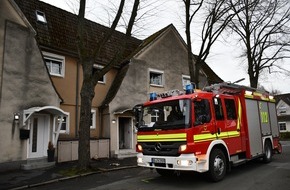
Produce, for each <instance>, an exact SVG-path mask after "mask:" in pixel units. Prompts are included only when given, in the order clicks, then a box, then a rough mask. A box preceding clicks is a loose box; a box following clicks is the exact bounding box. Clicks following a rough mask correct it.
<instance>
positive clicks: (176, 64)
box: [15, 0, 222, 162]
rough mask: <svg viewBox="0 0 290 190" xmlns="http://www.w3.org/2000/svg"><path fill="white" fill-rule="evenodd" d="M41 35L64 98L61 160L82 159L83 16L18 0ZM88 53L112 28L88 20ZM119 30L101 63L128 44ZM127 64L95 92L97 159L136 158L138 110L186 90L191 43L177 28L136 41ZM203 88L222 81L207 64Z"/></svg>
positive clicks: (94, 148)
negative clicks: (151, 99) (154, 94)
mask: <svg viewBox="0 0 290 190" xmlns="http://www.w3.org/2000/svg"><path fill="white" fill-rule="evenodd" d="M15 1H16V2H17V4H18V6H19V8H20V9H21V11H22V12H23V13H24V15H25V17H26V18H27V20H28V21H29V23H31V25H32V27H33V28H34V29H35V30H36V33H37V35H36V39H37V42H38V44H39V47H40V49H41V51H42V54H43V57H44V60H45V63H46V65H47V68H48V70H49V72H50V76H51V79H52V81H53V84H54V86H55V88H56V89H57V92H58V93H59V94H60V96H61V97H62V99H63V101H62V102H61V105H60V108H61V109H62V110H64V111H65V113H66V114H67V116H66V117H64V118H63V123H62V127H61V130H60V136H59V141H58V161H59V162H62V161H69V160H76V159H78V157H77V156H78V155H77V147H78V141H77V139H78V125H79V116H80V110H79V109H80V97H79V94H80V88H81V83H82V67H81V66H80V64H79V62H78V61H79V60H78V54H77V47H76V43H75V41H76V28H77V15H74V14H72V13H69V12H67V11H64V10H61V9H59V8H57V7H54V6H51V5H49V4H46V3H44V2H41V1H38V0H27V1H21V0H15ZM85 29H86V30H87V34H90V35H88V36H89V39H88V40H87V44H88V49H93V48H94V45H95V44H96V43H95V42H96V41H98V40H100V39H99V38H100V36H102V34H104V33H106V32H108V30H109V29H108V28H107V27H104V26H102V25H99V24H97V23H94V22H92V21H89V20H86V23H85ZM124 38H125V35H124V34H123V33H121V32H118V31H116V32H115V33H114V34H113V37H112V38H111V39H110V41H109V43H108V44H107V45H106V46H105V47H104V48H103V50H102V55H101V56H100V57H99V58H98V60H96V63H95V69H96V70H98V69H100V68H102V67H103V66H104V65H106V64H107V63H108V62H109V61H110V60H111V59H112V58H113V56H114V55H115V52H116V50H117V49H118V48H119V47H120V46H122V45H123V39H124ZM127 44H128V48H127V49H126V54H125V56H124V59H123V61H122V62H120V63H119V64H118V65H116V67H114V68H113V69H111V70H110V71H109V72H108V73H107V74H106V75H105V76H104V77H103V78H102V79H101V80H100V81H99V84H98V85H97V86H96V88H95V98H94V99H93V105H92V118H91V123H92V125H91V157H96V156H97V157H109V156H111V157H112V156H114V157H127V156H134V154H135V141H136V140H135V139H136V138H135V133H134V127H133V126H134V117H133V113H132V108H133V106H134V105H136V104H139V103H142V102H144V101H146V100H147V99H148V98H147V96H148V94H149V92H151V91H158V92H159V91H164V90H169V89H173V88H178V89H182V88H183V85H184V84H186V83H188V82H189V72H188V69H187V68H188V66H187V53H186V51H187V50H186V44H185V42H184V41H183V39H182V38H181V36H180V35H179V34H178V32H177V30H176V29H175V27H174V26H173V25H169V26H167V27H165V28H164V29H162V30H160V31H158V32H156V33H155V34H153V35H151V36H150V37H148V38H147V39H145V40H139V39H137V38H134V37H131V38H130V39H128V40H127ZM201 81H202V82H201V83H202V85H201V86H204V85H207V84H209V83H214V82H220V81H222V80H221V79H220V78H219V77H218V76H217V75H216V74H215V73H214V72H213V71H212V70H211V69H210V68H209V67H208V66H207V65H206V64H205V63H204V64H203V66H202V70H201Z"/></svg>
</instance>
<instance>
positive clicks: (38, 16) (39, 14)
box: [35, 10, 46, 24]
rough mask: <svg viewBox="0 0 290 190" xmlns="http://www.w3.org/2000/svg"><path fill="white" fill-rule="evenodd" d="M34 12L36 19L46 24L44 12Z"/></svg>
mask: <svg viewBox="0 0 290 190" xmlns="http://www.w3.org/2000/svg"><path fill="white" fill-rule="evenodd" d="M35 13H36V19H37V21H38V22H41V23H44V24H46V18H45V14H44V12H41V11H38V10H37V11H36V12H35Z"/></svg>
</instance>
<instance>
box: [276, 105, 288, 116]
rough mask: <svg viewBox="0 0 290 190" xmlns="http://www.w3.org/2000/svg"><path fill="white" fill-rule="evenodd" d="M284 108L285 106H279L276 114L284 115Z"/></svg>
mask: <svg viewBox="0 0 290 190" xmlns="http://www.w3.org/2000/svg"><path fill="white" fill-rule="evenodd" d="M286 111H287V110H286V107H285V106H281V107H279V108H278V112H279V114H286Z"/></svg>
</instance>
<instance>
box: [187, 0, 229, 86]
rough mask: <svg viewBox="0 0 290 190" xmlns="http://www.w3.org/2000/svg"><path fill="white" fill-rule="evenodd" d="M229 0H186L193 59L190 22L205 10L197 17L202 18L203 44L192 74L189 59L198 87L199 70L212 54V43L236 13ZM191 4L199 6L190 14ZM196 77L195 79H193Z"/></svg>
mask: <svg viewBox="0 0 290 190" xmlns="http://www.w3.org/2000/svg"><path fill="white" fill-rule="evenodd" d="M227 1H228V0H202V1H199V2H195V3H190V2H192V1H190V0H184V3H185V7H186V36H187V45H188V59H191V60H192V57H190V56H189V54H191V37H190V31H189V30H190V27H191V26H190V23H191V22H192V19H193V17H194V16H195V14H196V13H197V11H199V10H200V9H201V10H202V11H203V14H204V16H203V17H201V16H199V17H196V19H197V18H198V19H199V20H202V27H201V32H200V36H201V44H200V46H199V48H198V49H199V50H198V53H197V56H196V57H195V70H194V74H192V73H191V72H192V71H191V70H192V67H193V66H192V65H193V64H192V61H190V60H189V61H188V64H189V70H190V73H191V74H190V77H191V81H194V83H195V84H196V86H197V87H199V72H200V68H201V66H202V64H203V63H205V61H206V58H207V57H208V56H209V54H210V50H211V48H212V45H213V44H214V43H215V42H216V40H217V39H218V38H219V37H220V35H221V34H222V32H223V31H224V30H225V28H226V26H227V25H228V23H229V22H230V21H231V19H232V18H233V17H234V14H230V7H229V6H228V5H227ZM190 6H196V7H197V8H196V9H195V11H194V12H193V14H191V15H190V13H188V11H189V10H190ZM193 79H194V80H193Z"/></svg>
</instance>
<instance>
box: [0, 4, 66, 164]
mask: <svg viewBox="0 0 290 190" xmlns="http://www.w3.org/2000/svg"><path fill="white" fill-rule="evenodd" d="M35 35H36V32H35V30H34V29H33V27H32V26H31V25H30V23H29V22H28V21H27V19H26V18H25V16H24V15H23V14H22V12H21V11H20V10H19V8H18V6H17V5H16V4H15V2H14V1H12V0H6V1H0V130H1V133H0V170H1V169H2V168H3V167H9V166H10V167H14V168H19V167H20V165H21V164H23V167H29V164H28V163H27V160H29V159H33V158H46V156H47V147H48V143H49V142H51V143H52V144H53V145H56V142H57V139H58V131H57V129H59V127H60V125H58V122H57V119H58V118H61V117H64V116H66V113H65V112H64V111H63V110H61V109H60V108H59V106H60V102H61V97H60V96H59V94H58V93H57V91H56V89H55V86H54V85H53V83H52V81H51V79H50V76H49V73H48V71H47V68H46V65H45V63H44V61H43V57H42V53H41V52H40V50H39V48H38V45H37V42H36V40H35ZM60 124H61V123H60Z"/></svg>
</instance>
